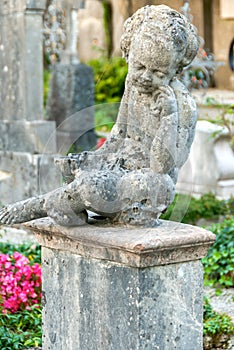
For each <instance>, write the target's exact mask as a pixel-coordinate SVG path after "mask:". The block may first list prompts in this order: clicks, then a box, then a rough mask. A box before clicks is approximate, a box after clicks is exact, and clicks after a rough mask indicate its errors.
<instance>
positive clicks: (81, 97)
mask: <svg viewBox="0 0 234 350" xmlns="http://www.w3.org/2000/svg"><path fill="white" fill-rule="evenodd" d="M81 3H82V2H81V1H80V0H69V1H62V6H63V8H64V9H65V12H66V35H67V38H66V48H65V50H64V52H63V53H62V59H61V63H57V64H56V65H55V66H54V67H53V73H52V78H51V83H50V90H49V96H48V101H47V111H46V114H47V118H48V119H49V120H55V121H56V125H57V144H58V150H59V151H60V152H62V153H63V152H64V151H67V150H68V149H69V148H70V146H71V145H72V144H75V148H76V150H77V151H81V150H89V149H90V148H92V147H94V146H95V145H96V135H95V133H94V131H93V129H94V110H93V106H94V79H93V70H92V68H90V67H88V66H86V65H84V64H81V63H80V62H79V58H78V54H77V47H76V45H77V12H78V9H79V8H80V6H81Z"/></svg>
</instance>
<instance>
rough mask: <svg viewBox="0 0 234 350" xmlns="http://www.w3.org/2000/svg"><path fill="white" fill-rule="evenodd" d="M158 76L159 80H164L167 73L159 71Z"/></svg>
mask: <svg viewBox="0 0 234 350" xmlns="http://www.w3.org/2000/svg"><path fill="white" fill-rule="evenodd" d="M156 74H157V76H158V77H159V78H163V77H165V75H166V74H165V73H163V72H159V71H157V73H156Z"/></svg>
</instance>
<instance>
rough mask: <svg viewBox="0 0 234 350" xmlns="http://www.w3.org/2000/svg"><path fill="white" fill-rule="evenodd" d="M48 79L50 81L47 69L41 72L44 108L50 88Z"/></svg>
mask: <svg viewBox="0 0 234 350" xmlns="http://www.w3.org/2000/svg"><path fill="white" fill-rule="evenodd" d="M50 79H51V71H50V70H48V69H45V70H44V72H43V82H44V88H43V92H44V96H43V100H44V102H43V103H44V107H46V101H47V97H48V94H49V88H50Z"/></svg>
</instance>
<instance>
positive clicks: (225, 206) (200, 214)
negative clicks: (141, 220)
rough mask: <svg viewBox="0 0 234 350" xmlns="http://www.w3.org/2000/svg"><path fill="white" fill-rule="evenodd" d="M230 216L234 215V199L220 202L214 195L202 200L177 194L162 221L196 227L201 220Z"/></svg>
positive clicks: (205, 195) (209, 194)
mask: <svg viewBox="0 0 234 350" xmlns="http://www.w3.org/2000/svg"><path fill="white" fill-rule="evenodd" d="M229 214H230V215H231V214H232V215H233V214H234V199H233V198H230V199H229V200H219V199H217V198H216V197H215V195H214V194H212V193H207V194H204V195H203V196H201V197H200V198H194V197H191V196H189V195H183V194H179V195H178V194H177V195H176V197H175V200H174V201H173V203H172V204H171V205H170V206H169V207H168V209H167V211H166V213H165V214H163V215H162V216H161V219H164V220H169V219H170V220H174V221H181V222H183V223H186V224H193V225H195V224H196V223H197V221H198V220H199V219H201V218H203V219H208V220H209V219H211V220H218V219H219V217H220V215H229ZM176 219H177V220H176Z"/></svg>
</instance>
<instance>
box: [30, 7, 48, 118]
mask: <svg viewBox="0 0 234 350" xmlns="http://www.w3.org/2000/svg"><path fill="white" fill-rule="evenodd" d="M45 7H46V0H39V1H38V0H27V7H26V13H25V39H26V40H25V73H26V119H27V120H38V119H39V120H41V119H42V115H43V44H42V43H43V38H42V15H43V12H44V10H45Z"/></svg>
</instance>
